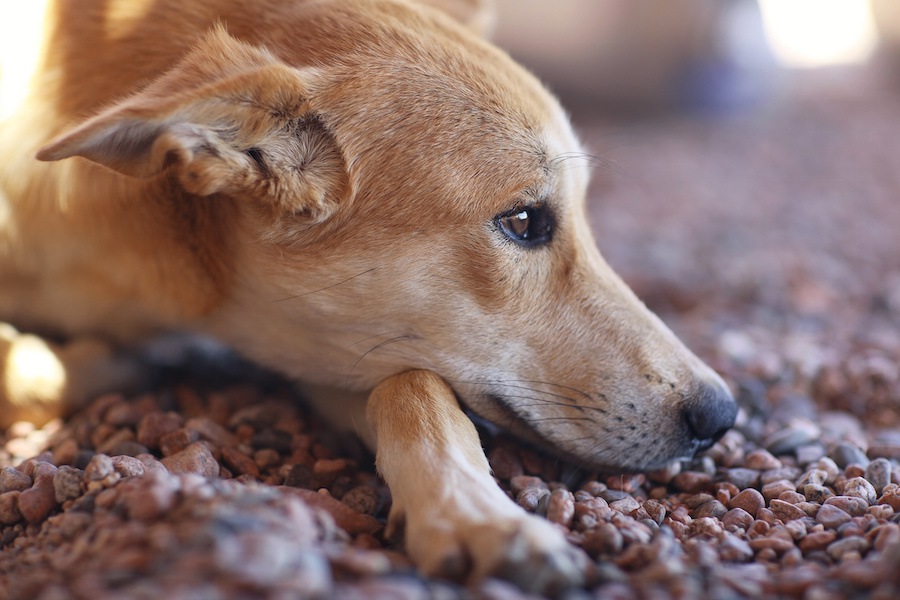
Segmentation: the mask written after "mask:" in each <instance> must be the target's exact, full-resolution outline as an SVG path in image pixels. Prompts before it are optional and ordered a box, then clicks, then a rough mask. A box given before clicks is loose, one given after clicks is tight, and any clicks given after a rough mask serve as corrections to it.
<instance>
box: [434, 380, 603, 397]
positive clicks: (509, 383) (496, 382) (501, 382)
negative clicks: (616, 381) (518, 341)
mask: <svg viewBox="0 0 900 600" xmlns="http://www.w3.org/2000/svg"><path fill="white" fill-rule="evenodd" d="M448 381H450V382H451V383H461V384H465V385H480V386H485V387H489V386H494V385H503V386H507V387H516V388H518V389H527V390H529V391H533V392H537V393H539V394H546V395H552V396H556V397H558V398H565V399H567V400H571V401H573V402H574V401H575V400H574V399H573V398H569V397H568V396H565V395H561V394H555V393H554V392H545V391H543V390H537V389H534V388H530V387H522V386H516V385H514V384H516V383H530V384H535V385H546V386H549V387H555V388H558V389H561V390H568V391H570V392H574V393H576V394H578V395H580V396H581V397H583V398H584V399H585V400H589V401H591V402H597V401H598V399H600V400H604V401H606V400H607V398H606V396H605V395H604V394H599V393H598V394H597V397H596V398H595V397H594V396H592V395H591V394H588V393H587V392H584V391H582V390H579V389H577V388H573V387H569V386H566V385H561V384H558V383H551V382H549V381H538V380H532V379H506V380H503V379H485V380H483V381H473V380H470V381H466V380H461V379H457V380H449V379H448Z"/></svg>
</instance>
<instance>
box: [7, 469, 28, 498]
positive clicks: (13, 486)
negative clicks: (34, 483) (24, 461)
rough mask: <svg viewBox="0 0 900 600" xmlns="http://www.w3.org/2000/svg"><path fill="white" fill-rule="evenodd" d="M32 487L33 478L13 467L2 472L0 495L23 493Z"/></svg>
mask: <svg viewBox="0 0 900 600" xmlns="http://www.w3.org/2000/svg"><path fill="white" fill-rule="evenodd" d="M30 487H31V477H29V476H28V475H26V474H25V473H23V472H21V471H19V470H18V469H14V468H13V467H3V469H2V470H0V494H2V493H5V492H12V491H18V492H22V491H25V490H27V489H28V488H30Z"/></svg>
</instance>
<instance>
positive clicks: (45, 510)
mask: <svg viewBox="0 0 900 600" xmlns="http://www.w3.org/2000/svg"><path fill="white" fill-rule="evenodd" d="M8 493H10V492H8ZM57 506H59V504H58V503H57V502H56V490H55V489H54V487H53V478H52V477H40V478H35V482H34V485H33V486H32V487H31V488H29V489H27V490H25V491H24V492H19V499H18V508H19V512H20V513H21V514H22V517H23V518H24V519H25V520H26V521H27V522H29V523H40V522H41V521H43V520H44V519H46V518H47V517H48V516H50V513H51V512H53V510H54V509H55V508H56V507H57Z"/></svg>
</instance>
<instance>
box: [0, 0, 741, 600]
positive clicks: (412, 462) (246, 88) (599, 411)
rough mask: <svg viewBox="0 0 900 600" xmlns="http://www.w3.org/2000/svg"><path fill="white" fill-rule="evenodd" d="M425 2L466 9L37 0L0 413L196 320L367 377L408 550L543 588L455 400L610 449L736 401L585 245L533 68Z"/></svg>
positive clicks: (314, 375) (529, 519)
mask: <svg viewBox="0 0 900 600" xmlns="http://www.w3.org/2000/svg"><path fill="white" fill-rule="evenodd" d="M430 4H434V5H440V6H442V7H443V8H446V9H448V11H450V12H452V13H453V14H454V15H455V17H456V18H458V19H461V20H463V21H465V22H466V23H468V24H469V25H471V26H472V27H471V28H470V27H466V26H464V24H460V22H458V21H456V20H454V19H452V18H450V17H448V16H447V15H446V14H445V13H443V12H439V11H438V10H435V9H434V8H433V7H427V6H422V5H417V4H414V3H412V2H407V1H403V0H371V1H364V0H346V1H340V2H338V1H333V2H329V1H315V2H314V1H300V0H297V1H287V0H283V1H276V0H259V1H255V2H246V1H244V0H194V1H191V2H185V1H183V0H143V1H136V0H130V1H126V0H122V1H115V0H80V1H77V2H76V1H73V0H59V1H58V2H51V3H50V4H49V6H48V10H47V15H46V18H45V24H46V28H47V37H46V40H45V42H44V45H43V46H41V48H40V53H39V54H36V55H35V56H37V57H39V59H38V60H37V61H36V63H35V71H34V73H33V75H32V76H31V77H30V79H28V78H20V79H19V80H21V81H26V80H27V81H28V82H30V87H27V88H19V87H16V86H15V85H13V84H11V83H10V77H11V74H14V73H16V72H17V71H15V69H14V67H17V66H20V63H22V62H25V57H29V56H31V55H30V54H28V50H27V48H20V47H17V48H15V49H14V50H15V51H14V52H13V53H12V60H11V61H10V62H6V63H4V65H3V69H4V71H3V72H2V73H3V76H4V78H5V80H4V85H5V87H3V88H0V89H2V91H3V94H4V96H3V97H2V98H0V100H2V102H3V104H2V105H0V106H2V107H3V109H4V114H3V119H4V120H3V121H2V129H0V152H2V154H0V155H2V156H3V161H2V163H0V320H2V321H5V322H7V323H11V324H13V325H15V329H13V327H12V326H4V327H2V328H0V358H4V356H3V355H5V360H4V361H3V362H2V363H0V364H3V365H5V366H4V368H5V372H4V374H3V383H4V387H3V390H4V391H3V393H2V394H0V414H2V418H0V420H2V421H4V422H6V423H8V422H10V421H12V420H15V419H19V418H23V417H28V418H46V417H47V416H49V415H50V414H53V413H55V412H58V411H59V410H60V406H59V402H60V401H61V400H63V399H72V398H77V397H83V396H85V395H87V394H89V393H91V392H92V391H93V390H92V389H91V387H96V386H93V384H95V383H97V382H101V383H103V384H105V385H114V384H115V381H116V379H118V378H122V377H125V376H128V375H130V373H128V372H127V369H125V370H124V371H123V367H124V366H127V363H125V362H123V361H121V360H119V358H118V355H117V354H115V353H114V352H113V351H112V350H110V344H111V343H115V344H129V345H132V344H135V343H138V342H140V341H142V340H145V339H147V338H148V336H151V335H154V334H158V333H160V332H164V331H170V330H184V331H191V332H199V333H203V334H209V335H213V336H215V337H217V338H218V339H220V340H222V341H224V342H225V343H227V344H229V345H230V346H232V347H233V348H235V349H236V350H238V351H239V352H241V353H243V354H245V355H246V356H248V357H250V358H251V359H253V360H255V361H258V362H259V363H261V364H263V365H266V366H268V367H271V368H274V369H277V370H280V371H281V372H283V373H285V374H287V375H289V376H291V377H294V378H296V379H298V380H300V381H302V382H305V383H307V384H309V385H310V386H311V388H314V389H315V390H316V393H315V394H313V397H314V399H315V398H318V397H320V396H321V394H320V393H319V392H320V391H321V390H322V389H327V388H333V389H339V390H349V391H354V392H363V393H368V392H369V391H370V390H374V391H371V392H370V393H369V394H368V401H367V403H366V402H360V401H358V398H359V397H357V398H356V399H348V400H347V401H346V402H342V403H340V404H335V403H334V402H323V403H321V405H320V408H321V409H322V410H323V411H324V412H327V413H329V414H330V415H331V416H332V417H333V418H335V419H337V420H338V421H342V422H344V423H350V422H354V418H355V419H356V420H355V422H356V423H362V422H363V420H364V417H363V413H361V411H363V410H366V404H367V416H368V422H369V423H370V424H371V426H372V430H373V431H374V434H375V435H374V438H375V439H373V440H372V441H373V443H374V444H375V445H376V447H377V462H378V468H379V469H380V471H381V473H382V474H383V476H384V478H385V480H386V481H387V483H388V484H389V485H390V487H391V490H392V493H393V510H392V512H391V524H392V526H394V527H396V526H398V525H400V524H402V523H405V535H406V544H407V549H408V551H409V553H410V555H411V556H412V557H413V559H414V560H415V561H416V562H417V564H418V565H419V566H420V567H421V568H422V570H423V571H425V572H426V573H433V574H444V575H451V576H457V577H462V576H465V575H467V574H468V575H471V577H473V578H475V579H477V578H480V577H482V576H485V575H487V574H490V573H493V574H500V575H502V576H506V577H509V578H511V579H513V580H516V581H518V582H519V583H520V584H521V585H523V586H524V587H526V588H530V589H537V590H551V589H555V588H556V587H558V586H559V585H563V584H564V583H566V582H571V581H577V579H578V573H579V568H578V566H577V564H576V562H577V560H578V554H577V553H576V552H575V551H574V550H573V549H572V548H571V547H570V546H569V545H568V544H567V542H566V541H565V539H564V538H563V536H562V534H561V533H560V532H559V531H558V530H556V529H555V528H554V527H553V526H551V525H550V524H549V523H548V522H547V521H544V520H542V519H540V518H538V517H534V516H531V515H528V514H526V513H525V512H524V511H522V510H521V509H519V507H517V506H516V505H515V504H514V503H512V502H511V501H510V500H509V499H508V498H507V497H506V495H505V494H503V493H502V492H501V491H500V490H499V488H498V487H497V486H496V484H495V482H494V481H493V479H492V477H491V475H490V470H489V466H488V464H487V461H486V459H485V457H484V453H483V451H482V449H481V447H480V444H479V440H478V437H477V434H476V432H475V430H474V428H473V426H472V424H471V423H470V422H469V420H468V419H467V418H466V417H465V415H464V413H463V412H462V410H461V408H460V405H459V403H458V401H459V402H461V403H462V404H464V405H465V406H467V407H469V408H470V409H471V410H473V411H474V412H475V413H477V414H479V415H481V416H483V417H485V418H487V419H489V420H492V421H494V422H496V423H498V424H500V425H501V426H504V427H507V428H509V429H510V430H512V431H513V432H515V433H517V434H519V435H520V436H523V437H524V438H526V439H528V440H531V441H533V442H535V443H538V444H542V445H544V446H547V447H549V448H552V449H553V450H554V451H556V452H557V453H559V454H561V455H563V456H567V457H570V458H573V459H575V460H577V461H579V462H580V463H582V464H591V465H596V466H602V467H611V468H617V469H644V468H653V467H660V466H663V465H665V464H666V463H668V462H669V461H671V460H673V459H676V458H678V457H685V456H690V455H691V454H693V453H694V452H695V451H696V450H698V449H702V448H705V447H708V446H709V445H710V444H712V443H713V441H714V440H715V439H717V438H718V437H719V436H720V435H721V434H722V433H723V432H724V431H725V430H726V429H727V428H728V427H730V426H731V425H732V423H733V420H734V417H735V411H736V409H735V404H734V401H733V400H732V398H731V396H730V394H729V393H728V391H727V389H726V388H725V386H724V385H723V383H722V382H721V380H720V379H719V378H718V377H717V376H716V375H715V374H714V373H713V372H712V371H711V370H710V369H709V368H708V367H706V366H705V365H704V364H703V363H702V362H701V361H700V360H699V359H697V358H696V357H695V356H694V355H693V354H691V353H690V352H689V351H688V350H687V349H686V348H685V347H684V346H683V345H682V344H681V343H680V342H679V341H678V340H677V339H676V338H675V337H674V336H673V335H672V334H671V333H670V332H669V331H668V329H666V327H665V326H664V325H663V324H662V323H661V322H660V321H659V320H658V319H657V318H656V317H655V316H654V315H652V314H651V313H650V312H649V311H647V309H646V308H645V307H644V306H643V305H642V304H641V303H640V302H639V301H638V300H637V298H635V296H634V295H633V294H632V293H631V292H630V290H628V289H627V287H626V286H625V285H624V284H623V283H622V281H621V280H620V279H619V278H618V277H617V276H616V275H615V274H614V273H613V272H612V271H611V270H610V268H609V267H608V266H607V265H606V264H605V262H604V261H603V259H602V258H601V257H600V254H599V253H598V251H597V249H596V247H595V244H594V241H593V239H592V237H591V233H590V231H589V228H588V225H587V224H586V222H585V219H584V216H583V200H584V196H585V190H586V187H587V181H588V174H587V169H586V165H585V164H584V163H585V161H583V160H580V157H582V156H583V150H582V148H581V146H580V145H579V143H578V141H577V139H576V138H575V136H574V135H573V133H572V130H571V127H570V125H569V123H568V121H567V118H566V117H565V115H564V113H563V111H562V109H561V108H560V107H559V105H558V104H557V102H556V101H555V100H554V98H553V97H551V96H550V94H548V92H547V91H546V90H545V89H543V88H542V87H541V85H539V83H538V82H537V81H536V80H535V79H534V78H532V77H531V76H530V75H529V74H528V73H527V72H525V71H524V70H523V69H522V68H520V67H519V66H518V65H516V64H515V63H514V62H513V61H512V60H510V59H509V58H508V57H507V56H506V55H505V54H503V53H502V52H501V51H499V50H497V49H496V48H494V47H492V46H491V45H489V44H488V43H486V42H484V41H483V40H482V39H481V38H480V37H479V36H478V35H476V33H474V32H473V31H472V28H476V29H477V28H480V27H481V26H482V25H483V24H484V23H486V20H485V19H484V18H483V14H484V13H482V12H480V11H479V10H478V7H477V6H474V3H465V2H460V3H453V2H450V1H448V2H432V3H430ZM4 18H6V17H4V16H2V15H0V19H4ZM25 26H26V25H25V24H24V23H23V24H22V27H25ZM29 75H31V74H29ZM17 81H18V80H17ZM13 83H15V81H14V82H13ZM50 140H52V141H50ZM48 142H49V143H48ZM35 155H36V156H37V158H38V159H39V160H40V161H43V162H39V161H38V160H35ZM48 161H49V162H48ZM20 332H23V333H20ZM24 332H40V333H42V334H49V335H53V336H59V338H60V339H67V340H69V342H68V343H67V344H64V345H54V344H51V343H49V342H46V341H45V340H44V339H42V338H37V337H35V336H33V335H29V334H26V333H24ZM41 410H44V411H45V414H43V415H42V414H41ZM363 434H364V435H366V432H365V431H364V432H363ZM370 439H372V438H370Z"/></svg>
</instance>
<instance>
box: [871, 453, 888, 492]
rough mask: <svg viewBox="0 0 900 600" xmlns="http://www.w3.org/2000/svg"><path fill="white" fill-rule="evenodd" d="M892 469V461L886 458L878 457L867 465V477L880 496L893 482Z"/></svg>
mask: <svg viewBox="0 0 900 600" xmlns="http://www.w3.org/2000/svg"><path fill="white" fill-rule="evenodd" d="M891 470H892V466H891V461H889V460H888V459H886V458H876V459H875V460H873V461H872V462H870V463H869V465H868V466H867V467H866V479H867V480H868V482H869V483H870V484H872V487H873V488H874V489H875V493H876V494H878V495H879V496H880V495H881V494H882V492H883V491H884V488H885V486H887V484H889V483H890V482H891Z"/></svg>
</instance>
